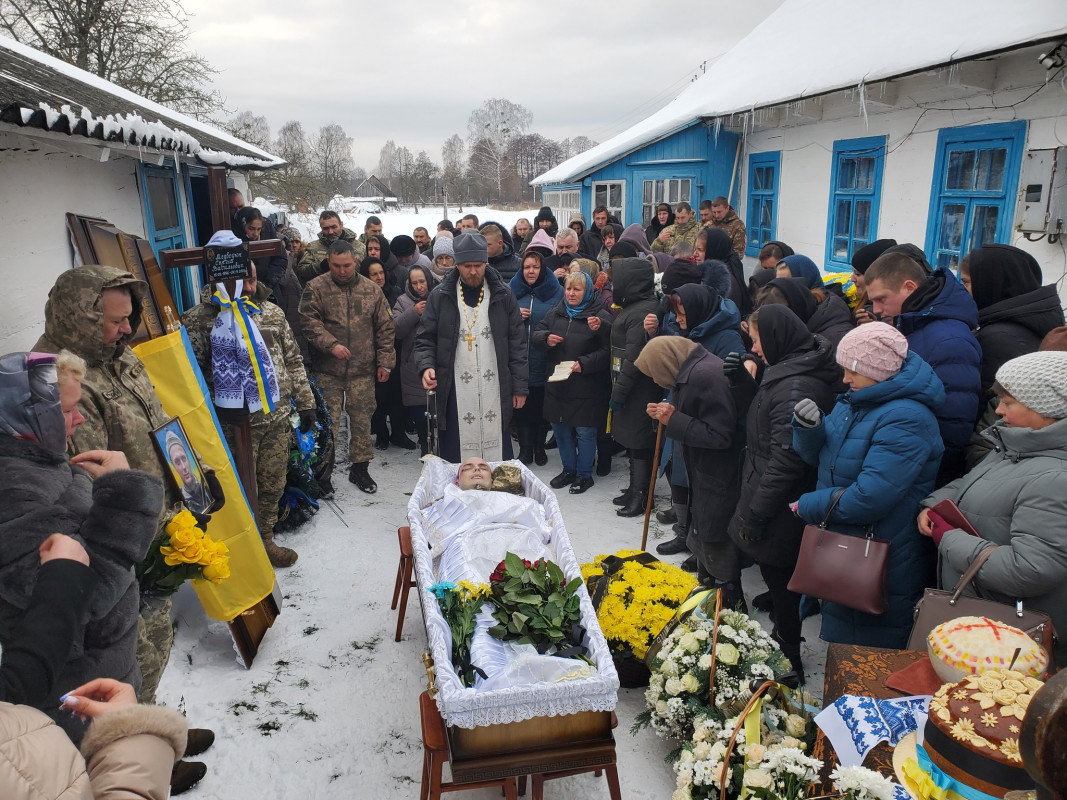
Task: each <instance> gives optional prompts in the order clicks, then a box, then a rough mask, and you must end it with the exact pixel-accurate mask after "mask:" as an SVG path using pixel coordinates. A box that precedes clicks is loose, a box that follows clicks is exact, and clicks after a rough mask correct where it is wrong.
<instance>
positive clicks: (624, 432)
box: [611, 258, 663, 449]
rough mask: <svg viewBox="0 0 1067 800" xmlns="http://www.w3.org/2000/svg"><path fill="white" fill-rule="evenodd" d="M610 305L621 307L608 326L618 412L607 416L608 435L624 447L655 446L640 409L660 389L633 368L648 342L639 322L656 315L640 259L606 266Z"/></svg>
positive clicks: (651, 425)
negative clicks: (609, 327)
mask: <svg viewBox="0 0 1067 800" xmlns="http://www.w3.org/2000/svg"><path fill="white" fill-rule="evenodd" d="M611 274H612V286H613V288H614V292H615V297H614V300H615V304H616V305H619V306H621V307H622V311H620V312H619V313H618V314H617V315H616V316H615V321H614V323H613V324H612V326H611V360H612V377H613V378H614V380H615V384H614V387H613V388H612V391H611V399H612V401H614V402H615V403H618V404H621V405H622V408H621V409H620V410H618V411H614V412H613V413H612V415H611V435H612V436H613V437H614V438H615V440H616V441H617V442H618V443H619V444H621V445H622V446H623V447H626V448H633V449H647V448H651V447H655V446H656V423H655V421H654V420H653V419H652V418H651V417H649V416H648V414H647V413H646V411H645V409H646V407H647V406H648V404H649V403H658V402H659V401H660V400H662V399H663V390H662V389H661V388H660V387H659V386H657V385H656V382H655V381H654V380H652V379H651V378H650V377H648V376H647V375H644V374H643V373H642V372H641V371H640V370H639V369H638V368H637V366H636V365H635V364H634V362H635V361H637V357H638V356H639V355H641V350H642V349H643V348H644V346H645V344H646V343H647V342H648V334H647V333H645V328H644V321H645V317H646V316H648V315H649V314H656V315H657V316H658V315H659V314H660V306H659V303H658V302H656V293H655V289H654V288H653V285H654V275H653V272H652V266H651V265H650V264H649V263H648V262H647V261H645V260H644V259H643V258H622V259H618V260H617V261H615V262H614V263H613V264H612V268H611Z"/></svg>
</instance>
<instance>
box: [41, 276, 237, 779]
mask: <svg viewBox="0 0 1067 800" xmlns="http://www.w3.org/2000/svg"><path fill="white" fill-rule="evenodd" d="M147 292H148V285H147V284H146V283H145V282H144V281H141V280H138V279H137V278H135V277H134V276H133V275H131V274H130V273H128V272H125V271H124V270H121V269H116V268H114V267H105V266H97V265H87V266H83V267H78V268H77V269H71V270H67V271H66V272H64V273H62V274H61V275H60V276H59V277H58V278H57V279H56V283H55V285H54V286H53V287H52V290H51V291H50V292H49V293H48V302H47V303H46V304H45V308H44V314H45V327H44V335H43V336H42V337H41V338H40V339H39V340H38V341H37V344H35V345H34V347H33V349H34V350H36V351H39V352H44V353H58V352H59V351H60V350H62V349H64V348H65V349H67V350H70V351H71V352H72V353H74V354H76V355H79V356H81V357H82V358H83V359H85V362H86V365H87V369H86V372H85V377H84V378H83V379H82V382H81V386H82V396H81V401H80V402H79V404H78V409H79V410H80V411H81V414H82V416H83V417H85V422H84V423H83V424H82V425H80V426H79V427H78V428H77V429H75V431H74V433H73V434H72V435H71V437H70V444H71V449H72V452H73V453H82V452H86V451H88V450H120V451H122V452H123V453H124V454H125V455H126V460H127V461H128V462H129V465H130V468H131V469H140V470H144V471H145V472H148V473H150V474H152V475H155V476H157V477H159V479H160V480H162V481H163V485H164V486H165V487H166V490H167V494H166V501H165V504H164V506H163V508H162V509H161V515H160V531H161V532H162V530H163V527H164V525H165V524H166V522H167V521H168V520H169V519H170V517H171V516H173V514H174V513H175V511H177V510H178V509H180V503H181V494H180V493H179V492H178V489H177V487H176V486H175V485H174V483H173V482H172V481H171V480H170V477H169V476H168V475H167V474H166V472H165V470H166V469H167V468H166V467H165V465H164V464H163V462H162V460H161V459H160V457H159V453H158V452H157V450H156V447H155V445H154V444H153V437H152V431H153V430H154V429H156V428H158V427H159V426H160V425H162V424H164V423H165V422H167V420H168V419H169V417H168V416H167V414H166V412H164V411H163V407H162V406H161V405H160V403H159V399H158V398H157V397H156V394H155V390H154V389H153V388H152V383H151V381H149V380H148V375H147V374H146V373H145V367H144V364H143V363H141V360H140V359H139V358H137V356H136V355H134V353H133V351H132V350H130V348H129V346H128V345H129V340H130V337H131V336H132V335H133V332H134V331H135V330H137V327H138V325H139V324H140V322H141V302H142V300H143V299H144V297H145V294H146V293H147ZM213 488H214V487H213ZM216 491H217V492H218V494H219V496H220V498H221V490H218V489H216ZM170 606H171V602H170V598H165V599H163V598H145V597H143V596H142V602H141V614H140V620H139V622H138V642H137V664H138V666H139V667H140V669H141V690H140V692H139V693H138V697H137V699H138V700H139V701H140V702H142V703H154V702H155V694H156V687H157V686H158V685H159V680H160V678H161V677H162V676H163V670H164V668H165V667H166V665H167V660H168V659H169V658H170V649H171V646H172V645H173V642H174V629H173V627H172V625H171V620H170ZM189 735H190V745H189V747H187V748H186V754H187V755H194V754H196V753H198V752H201V751H202V750H203V749H204V748H205V747H207V746H210V744H211V742H212V741H213V740H214V738H215V735H214V734H213V733H211V731H208V730H205V729H199V728H194V729H190V731H189ZM206 769H207V768H206V767H205V766H204V765H203V764H202V763H200V762H188V761H181V762H179V763H178V765H177V766H176V767H175V773H174V775H173V776H172V789H171V793H172V794H175V793H177V790H178V789H181V788H182V787H184V788H186V789H187V788H189V786H192V785H193V784H194V783H195V782H196V781H198V780H199V779H200V778H201V777H203V775H204V772H205V771H206Z"/></svg>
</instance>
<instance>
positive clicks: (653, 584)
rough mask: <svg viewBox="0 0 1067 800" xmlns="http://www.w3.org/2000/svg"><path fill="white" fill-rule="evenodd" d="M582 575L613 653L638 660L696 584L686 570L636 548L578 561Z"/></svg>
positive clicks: (643, 655) (695, 580) (642, 656)
mask: <svg viewBox="0 0 1067 800" xmlns="http://www.w3.org/2000/svg"><path fill="white" fill-rule="evenodd" d="M635 556H636V557H637V558H635ZM582 578H584V579H585V581H586V586H587V587H588V588H589V594H590V596H591V597H592V598H593V605H594V606H596V608H597V620H598V621H599V622H600V628H601V630H602V631H603V632H604V636H605V637H606V638H607V640H608V645H609V646H610V647H611V650H612V653H613V654H615V655H622V656H625V655H632V656H633V657H634V658H637V659H639V660H640V659H643V658H644V657H645V652H646V651H647V650H648V647H649V645H650V644H651V643H652V640H653V639H654V638H655V637H656V634H658V633H659V632H660V631H661V630H662V629H663V626H664V625H666V624H667V623H668V622H669V621H670V619H671V617H673V616H674V613H675V612H676V611H677V610H678V606H679V605H681V604H682V602H683V601H684V600H685V599H686V597H688V596H689V593H690V592H691V591H692V590H693V589H694V588H696V585H697V579H696V578H695V577H694V576H693V575H691V574H690V573H688V572H686V571H685V570H683V569H679V568H678V567H675V566H674V565H672V564H667V563H665V562H663V561H658V560H656V559H655V558H654V557H652V556H649V555H648V554H647V553H644V554H643V553H642V551H640V550H620V551H619V552H618V553H615V554H614V555H608V554H604V555H599V556H597V557H596V559H594V561H593V563H591V564H582ZM598 600H599V604H598V602H597V601H598Z"/></svg>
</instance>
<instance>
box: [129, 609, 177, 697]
mask: <svg viewBox="0 0 1067 800" xmlns="http://www.w3.org/2000/svg"><path fill="white" fill-rule="evenodd" d="M170 606H171V600H170V598H169V597H148V598H146V597H143V596H142V598H141V613H140V614H138V615H137V666H138V667H140V668H141V690H140V691H139V692H137V702H138V703H147V704H149V705H152V704H154V703H155V702H156V688H157V687H158V686H159V680H160V678H162V677H163V670H165V669H166V668H167V662H168V661H169V660H170V649H171V647H172V646H173V645H174V626H173V624H172V623H171V621H170Z"/></svg>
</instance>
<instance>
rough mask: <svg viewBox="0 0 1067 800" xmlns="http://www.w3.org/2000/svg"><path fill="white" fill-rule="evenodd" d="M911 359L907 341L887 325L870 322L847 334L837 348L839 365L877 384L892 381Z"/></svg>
mask: <svg viewBox="0 0 1067 800" xmlns="http://www.w3.org/2000/svg"><path fill="white" fill-rule="evenodd" d="M907 357H908V340H907V339H905V338H904V334H902V333H901V332H900V331H898V330H897V329H896V328H894V327H893V326H892V325H889V324H887V323H885V322H868V323H866V324H865V325H860V326H859V327H858V328H855V329H853V330H851V331H849V332H848V333H847V334H845V337H844V338H843V339H842V340H841V342H840V343H839V344H838V345H837V363H838V364H840V365H841V366H842V367H844V368H845V369H847V370H851V371H852V372H858V373H859V374H860V375H863V376H865V377H867V378H870V379H871V380H874V381H884V380H888V379H889V378H892V377H893V376H894V375H896V374H897V373H898V372H900V368H901V367H902V366H903V365H904V359H905V358H907Z"/></svg>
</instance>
